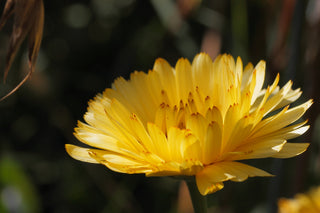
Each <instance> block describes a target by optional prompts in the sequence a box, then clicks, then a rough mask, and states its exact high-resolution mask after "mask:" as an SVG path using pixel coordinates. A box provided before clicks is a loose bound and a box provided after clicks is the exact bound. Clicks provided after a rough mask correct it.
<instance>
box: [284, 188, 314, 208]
mask: <svg viewBox="0 0 320 213" xmlns="http://www.w3.org/2000/svg"><path fill="white" fill-rule="evenodd" d="M278 206H279V213H319V212H320V187H317V188H313V189H311V190H310V191H309V192H308V193H307V194H297V195H296V196H295V197H294V198H293V199H285V198H281V199H280V200H279V202H278Z"/></svg>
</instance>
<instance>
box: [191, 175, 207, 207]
mask: <svg viewBox="0 0 320 213" xmlns="http://www.w3.org/2000/svg"><path fill="white" fill-rule="evenodd" d="M186 182H187V185H188V188H189V192H190V196H191V200H192V205H193V209H194V213H206V212H207V197H206V196H202V195H201V194H200V192H199V190H198V187H197V184H196V181H195V180H194V179H193V180H186Z"/></svg>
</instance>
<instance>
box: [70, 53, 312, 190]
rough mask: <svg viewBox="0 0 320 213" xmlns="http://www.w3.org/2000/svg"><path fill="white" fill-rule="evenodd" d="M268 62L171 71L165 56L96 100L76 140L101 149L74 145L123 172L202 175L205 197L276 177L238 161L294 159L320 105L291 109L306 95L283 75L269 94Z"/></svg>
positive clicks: (229, 60) (180, 65) (200, 59)
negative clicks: (229, 185)
mask: <svg viewBox="0 0 320 213" xmlns="http://www.w3.org/2000/svg"><path fill="white" fill-rule="evenodd" d="M264 77H265V62H264V61H260V62H259V63H258V64H257V65H256V67H253V65H252V64H248V65H247V66H246V67H245V68H244V69H243V65H242V61H241V59H240V58H238V59H237V61H236V62H235V60H234V59H233V57H232V56H230V55H226V54H225V55H220V56H218V57H217V58H216V59H215V61H214V62H212V60H211V59H210V57H209V56H208V55H207V54H204V53H201V54H198V55H197V56H196V57H195V58H194V60H193V62H192V64H190V62H189V61H188V60H187V59H183V58H182V59H180V60H178V62H177V64H176V66H175V67H174V68H173V67H171V66H170V65H169V64H168V62H167V61H165V60H164V59H161V58H159V59H157V60H156V62H155V64H154V67H153V70H151V71H149V72H148V73H147V74H146V73H144V72H137V71H136V72H134V73H132V74H131V77H130V80H128V81H126V80H124V79H123V78H121V77H120V78H118V79H116V80H115V82H114V83H113V85H112V89H106V90H105V91H104V92H103V94H98V95H97V96H96V97H95V98H94V100H91V101H90V102H89V107H88V112H87V113H86V114H85V116H84V120H85V121H86V123H87V124H86V123H83V122H79V123H78V127H77V128H76V129H75V136H76V137H77V138H78V139H79V140H80V141H81V142H83V143H85V144H87V145H89V146H92V147H95V148H96V149H94V148H81V147H78V146H74V145H69V144H67V145H66V150H67V152H68V153H69V154H70V155H71V156H72V157H73V158H75V159H77V160H81V161H85V162H90V163H101V164H104V165H105V166H107V167H108V168H109V169H111V170H113V171H116V172H122V173H129V174H132V173H145V174H146V176H195V178H196V183H197V186H198V189H199V191H200V193H201V194H202V195H206V194H208V193H213V192H215V191H217V190H220V189H222V188H223V182H224V181H227V180H232V181H244V180H246V179H247V178H248V177H252V176H270V174H269V173H267V172H265V171H262V170H260V169H257V168H255V167H252V166H248V165H246V164H243V163H240V162H237V161H238V160H244V159H254V158H266V157H274V158H288V157H293V156H296V155H298V154H300V153H302V152H304V151H305V150H306V148H307V147H308V144H307V143H287V139H291V138H294V137H297V136H299V135H301V134H303V133H304V132H305V131H306V130H307V129H308V128H309V126H305V124H306V121H303V122H300V123H297V124H294V125H291V124H292V123H294V122H295V121H297V120H298V119H299V118H300V117H301V116H302V115H303V114H304V113H305V111H306V110H307V109H308V108H309V107H310V105H311V104H312V100H309V101H307V102H305V103H304V104H301V105H299V106H296V107H293V108H289V105H288V104H289V103H291V102H294V101H295V100H296V99H298V97H299V96H300V95H301V91H300V90H299V89H296V90H292V89H291V86H292V82H291V81H289V82H288V83H287V84H286V85H285V86H284V87H282V88H281V89H280V88H279V87H278V86H277V84H278V81H279V75H278V76H277V77H276V79H275V80H274V82H273V84H272V85H271V86H268V87H267V88H266V89H262V87H263V82H264Z"/></svg>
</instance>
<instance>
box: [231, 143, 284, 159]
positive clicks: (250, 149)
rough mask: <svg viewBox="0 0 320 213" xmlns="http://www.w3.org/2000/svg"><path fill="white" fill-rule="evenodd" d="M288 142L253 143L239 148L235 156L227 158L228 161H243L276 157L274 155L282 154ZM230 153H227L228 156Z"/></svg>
mask: <svg viewBox="0 0 320 213" xmlns="http://www.w3.org/2000/svg"><path fill="white" fill-rule="evenodd" d="M285 143H286V140H283V139H272V140H265V141H258V142H255V143H253V142H251V143H248V144H245V145H242V146H239V147H238V148H236V149H235V150H234V152H235V154H234V155H232V156H231V157H227V160H243V159H255V158H266V157H271V156H274V154H276V153H278V152H280V150H281V149H282V148H283V146H284V144H285ZM228 154H230V153H227V155H228Z"/></svg>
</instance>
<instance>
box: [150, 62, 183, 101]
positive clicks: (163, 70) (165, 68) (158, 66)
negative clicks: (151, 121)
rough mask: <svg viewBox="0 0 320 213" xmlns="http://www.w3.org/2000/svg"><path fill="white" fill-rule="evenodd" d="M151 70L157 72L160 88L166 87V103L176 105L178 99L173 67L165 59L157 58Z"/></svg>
mask: <svg viewBox="0 0 320 213" xmlns="http://www.w3.org/2000/svg"><path fill="white" fill-rule="evenodd" d="M153 70H154V71H155V72H157V73H159V77H160V78H159V80H160V82H161V85H162V88H166V89H165V91H166V92H167V94H168V98H169V103H168V104H169V105H170V106H174V105H177V104H178V103H179V101H180V100H179V99H178V94H177V87H176V80H175V75H174V69H173V68H172V67H171V66H170V64H169V63H168V62H167V61H166V60H164V59H162V58H158V59H157V60H156V61H155V63H154V66H153Z"/></svg>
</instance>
